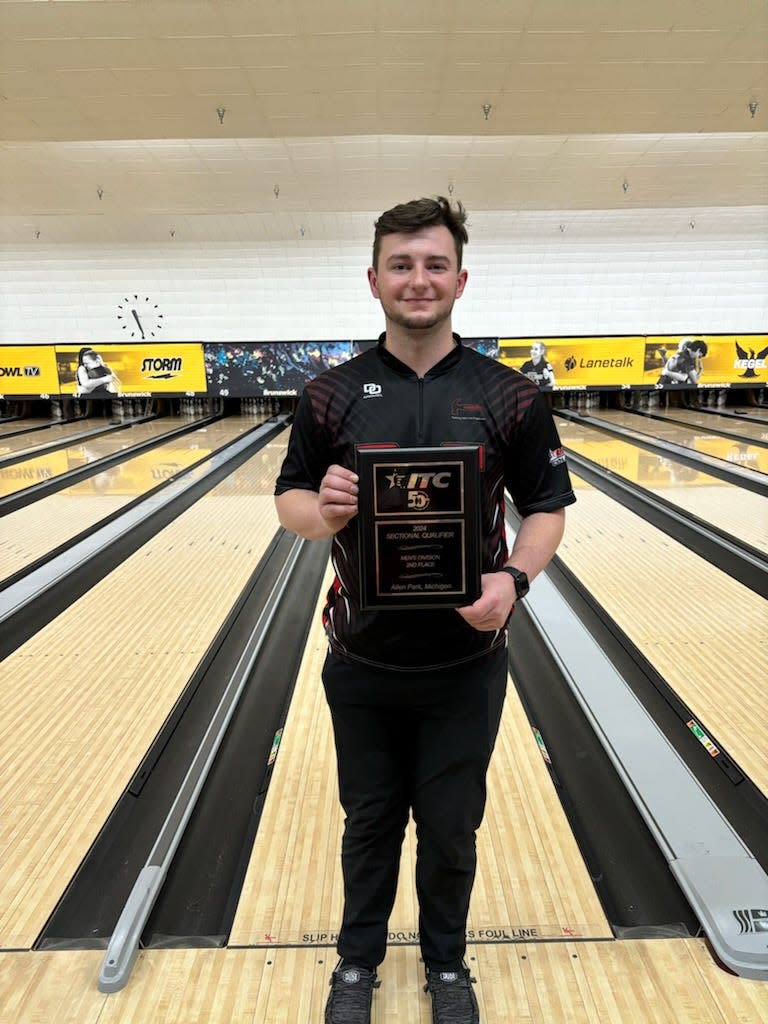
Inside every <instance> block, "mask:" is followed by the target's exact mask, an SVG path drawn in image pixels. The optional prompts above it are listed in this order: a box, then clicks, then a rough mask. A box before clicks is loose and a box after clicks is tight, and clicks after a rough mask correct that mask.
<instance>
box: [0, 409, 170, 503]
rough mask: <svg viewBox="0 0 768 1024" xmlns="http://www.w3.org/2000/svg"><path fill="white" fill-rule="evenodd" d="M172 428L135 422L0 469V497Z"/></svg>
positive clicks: (165, 421) (159, 422)
mask: <svg viewBox="0 0 768 1024" xmlns="http://www.w3.org/2000/svg"><path fill="white" fill-rule="evenodd" d="M176 426H179V422H178V420H177V421H174V420H172V419H170V418H165V419H157V420H150V421H149V422H147V423H137V424H136V425H135V426H132V427H129V428H128V429H127V430H118V431H116V432H115V433H113V434H105V435H104V436H103V437H94V438H89V439H87V440H86V441H78V442H76V443H75V444H73V445H72V446H71V447H69V448H57V449H56V451H53V452H45V453H43V454H42V455H34V456H31V457H30V458H29V459H26V460H25V461H24V462H17V463H16V464H15V465H13V466H5V467H3V466H0V497H5V496H6V495H8V494H16V493H17V491H21V490H23V489H24V488H25V487H31V486H32V485H33V484H37V483H40V482H41V481H44V480H53V479H55V478H56V477H57V476H60V475H61V474H62V473H66V472H68V471H69V470H72V469H81V468H82V467H83V466H87V465H89V464H90V463H92V462H95V461H96V460H97V459H103V458H104V457H105V456H107V455H112V454H114V453H115V452H120V451H125V450H126V449H127V448H130V447H131V446H132V445H135V444H140V443H141V442H142V441H149V440H151V439H153V438H156V437H159V436H160V435H161V434H165V433H167V432H168V431H169V430H172V429H173V428H174V427H176Z"/></svg>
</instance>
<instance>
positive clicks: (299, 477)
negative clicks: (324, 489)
mask: <svg viewBox="0 0 768 1024" xmlns="http://www.w3.org/2000/svg"><path fill="white" fill-rule="evenodd" d="M330 463H331V460H330V458H329V456H328V450H327V444H326V440H325V432H324V431H323V430H322V428H321V427H320V425H319V424H318V422H317V420H316V418H315V414H314V411H313V409H312V403H311V401H310V398H309V394H308V392H307V391H306V390H305V391H303V392H302V394H301V397H300V398H299V401H298V404H297V406H296V414H295V416H294V418H293V425H292V427H291V436H290V438H289V439H288V451H287V453H286V456H285V459H284V460H283V465H282V467H281V469H280V474H279V475H278V478H277V481H276V483H275V494H284V493H285V491H291V490H294V489H295V488H299V489H300V490H304V491H319V490H320V481H321V480H322V479H323V476H324V475H325V471H326V469H327V468H328V466H329V465H330Z"/></svg>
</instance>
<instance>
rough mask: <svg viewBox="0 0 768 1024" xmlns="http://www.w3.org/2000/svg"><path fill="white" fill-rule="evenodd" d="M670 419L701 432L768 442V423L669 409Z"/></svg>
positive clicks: (711, 413) (713, 413)
mask: <svg viewBox="0 0 768 1024" xmlns="http://www.w3.org/2000/svg"><path fill="white" fill-rule="evenodd" d="M651 411H653V410H651ZM662 415H668V416H669V417H670V419H673V420H681V421H682V422H683V423H689V424H690V425H691V426H692V427H696V428H697V429H701V430H704V431H706V430H709V431H715V430H722V431H723V432H724V433H725V434H738V435H739V436H740V437H743V438H745V439H746V440H748V441H768V421H764V422H763V423H759V422H757V420H751V421H750V420H746V419H743V420H734V419H731V417H730V416H718V415H717V413H715V412H710V413H707V412H696V411H695V410H694V409H670V410H669V412H668V413H664V412H663V411H662Z"/></svg>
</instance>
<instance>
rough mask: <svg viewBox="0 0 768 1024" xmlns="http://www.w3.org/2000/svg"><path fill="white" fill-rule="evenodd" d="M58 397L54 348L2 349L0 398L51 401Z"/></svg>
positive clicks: (50, 346)
mask: <svg viewBox="0 0 768 1024" xmlns="http://www.w3.org/2000/svg"><path fill="white" fill-rule="evenodd" d="M58 393H59V378H58V374H57V373H56V352H55V350H54V348H53V345H0V397H5V396H6V395H8V396H13V397H14V398H48V396H49V395H57V394H58Z"/></svg>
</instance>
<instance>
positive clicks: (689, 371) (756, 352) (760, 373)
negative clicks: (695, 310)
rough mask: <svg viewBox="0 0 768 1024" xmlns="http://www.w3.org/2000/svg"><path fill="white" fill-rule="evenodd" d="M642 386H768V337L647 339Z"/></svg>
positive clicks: (710, 335)
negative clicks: (767, 384)
mask: <svg viewBox="0 0 768 1024" xmlns="http://www.w3.org/2000/svg"><path fill="white" fill-rule="evenodd" d="M643 383H644V384H650V385H654V386H660V387H696V386H701V387H707V386H709V387H718V386H720V387H722V386H723V385H728V384H747V385H750V384H751V385H753V386H754V387H760V386H761V385H763V384H766V383H768V335H766V334H746V335H738V334H680V335H663V336H649V337H647V338H646V339H645V355H644V373H643Z"/></svg>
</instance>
